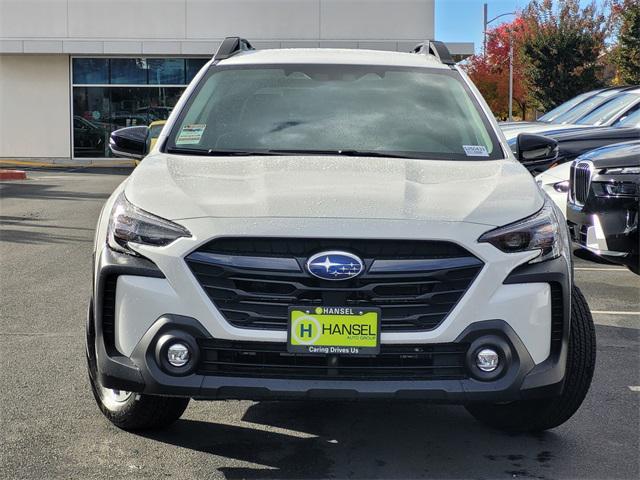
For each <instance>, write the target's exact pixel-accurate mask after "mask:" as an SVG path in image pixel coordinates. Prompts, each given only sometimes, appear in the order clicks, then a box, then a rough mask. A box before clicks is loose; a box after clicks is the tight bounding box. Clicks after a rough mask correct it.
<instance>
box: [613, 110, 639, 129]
mask: <svg viewBox="0 0 640 480" xmlns="http://www.w3.org/2000/svg"><path fill="white" fill-rule="evenodd" d="M635 108H636V109H635V111H634V112H631V113H629V112H628V113H627V114H626V115H625V116H624V117H622V118H621V119H620V120H618V121H617V122H616V123H614V126H616V127H635V128H640V108H638V107H635Z"/></svg>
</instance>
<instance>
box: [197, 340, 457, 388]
mask: <svg viewBox="0 0 640 480" xmlns="http://www.w3.org/2000/svg"><path fill="white" fill-rule="evenodd" d="M198 343H199V346H200V349H201V350H200V351H201V360H200V364H199V367H198V373H199V374H201V375H218V376H236V377H243V376H248V377H254V378H255V377H262V378H287V379H293V378H299V379H314V380H321V379H329V380H331V379H333V380H342V379H344V380H358V379H360V380H454V379H455V380H459V379H464V378H467V374H466V369H465V355H466V351H467V349H468V347H469V345H468V344H462V343H450V344H434V345H385V344H383V345H381V347H380V353H379V354H378V355H376V356H371V357H345V356H340V357H338V356H334V355H323V356H312V355H297V354H292V353H288V352H287V350H286V345H285V344H284V343H262V342H237V341H229V340H218V339H201V340H199V341H198Z"/></svg>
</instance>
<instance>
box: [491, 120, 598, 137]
mask: <svg viewBox="0 0 640 480" xmlns="http://www.w3.org/2000/svg"><path fill="white" fill-rule="evenodd" d="M583 128H592V127H591V125H574V124H570V123H567V124H565V125H558V124H555V123H534V124H530V125H519V126H513V127H511V128H503V129H502V133H504V136H505V137H506V138H507V140H513V139H515V138H516V137H517V136H518V135H520V134H521V133H535V134H538V135H543V134H546V133H547V132H556V131H560V130H577V129H583Z"/></svg>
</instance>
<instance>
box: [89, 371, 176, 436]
mask: <svg viewBox="0 0 640 480" xmlns="http://www.w3.org/2000/svg"><path fill="white" fill-rule="evenodd" d="M89 382H90V383H91V391H92V392H93V397H94V398H95V400H96V403H97V404H98V407H99V408H100V411H101V412H102V414H103V415H104V416H105V417H107V419H108V420H109V421H110V422H111V423H113V424H114V425H115V426H116V427H118V428H121V429H123V430H127V431H130V432H133V431H141V430H155V429H161V428H164V427H168V426H169V425H171V424H172V423H174V422H175V421H176V420H178V419H179V418H180V416H181V415H182V414H183V413H184V411H185V410H186V408H187V405H189V399H188V398H178V397H162V396H156V395H143V394H140V393H135V392H126V391H124V390H113V389H110V388H106V387H104V386H102V385H101V384H100V381H99V380H98V379H97V378H94V375H92V374H91V372H89Z"/></svg>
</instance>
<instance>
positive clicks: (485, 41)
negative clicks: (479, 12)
mask: <svg viewBox="0 0 640 480" xmlns="http://www.w3.org/2000/svg"><path fill="white" fill-rule="evenodd" d="M487 13H488V6H487V4H486V3H485V4H484V28H483V30H482V33H483V34H484V40H483V44H484V45H483V48H484V51H483V55H486V54H487V33H488V32H487V26H488V25H489V24H490V23H491V22H493V21H494V20H497V19H499V18H500V17H504V16H506V15H517V14H518V13H517V12H507V13H502V14H500V15H498V16H497V17H493V18H492V19H491V20H487ZM509 121H510V122H512V121H513V32H512V31H511V29H509Z"/></svg>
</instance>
